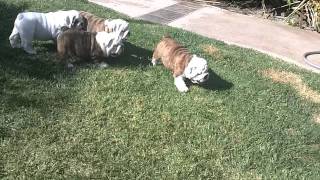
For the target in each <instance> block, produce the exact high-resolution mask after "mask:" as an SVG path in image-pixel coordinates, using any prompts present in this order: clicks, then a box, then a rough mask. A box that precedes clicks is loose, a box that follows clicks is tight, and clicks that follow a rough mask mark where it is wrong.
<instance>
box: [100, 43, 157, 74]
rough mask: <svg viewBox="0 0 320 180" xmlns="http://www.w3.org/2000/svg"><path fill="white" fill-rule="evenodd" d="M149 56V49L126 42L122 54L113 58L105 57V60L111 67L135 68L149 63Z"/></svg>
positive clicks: (150, 54)
mask: <svg viewBox="0 0 320 180" xmlns="http://www.w3.org/2000/svg"><path fill="white" fill-rule="evenodd" d="M151 57H152V51H151V50H148V49H145V48H142V47H139V46H136V45H134V44H132V43H130V42H126V43H125V47H124V52H123V53H122V55H120V56H119V57H115V58H112V57H111V58H107V60H106V61H107V63H108V64H110V65H111V66H112V67H127V68H137V67H146V66H148V65H150V64H151Z"/></svg>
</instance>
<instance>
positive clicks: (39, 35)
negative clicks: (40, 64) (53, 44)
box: [9, 10, 80, 54]
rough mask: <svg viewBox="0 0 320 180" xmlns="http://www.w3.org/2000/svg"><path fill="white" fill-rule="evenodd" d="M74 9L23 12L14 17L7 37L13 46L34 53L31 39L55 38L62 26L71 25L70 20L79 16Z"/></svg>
mask: <svg viewBox="0 0 320 180" xmlns="http://www.w3.org/2000/svg"><path fill="white" fill-rule="evenodd" d="M79 17H80V15H79V12H78V11H76V10H70V11H57V12H49V13H39V12H23V13H19V14H18V16H17V17H16V19H15V22H14V27H13V30H12V33H11V35H10V37H9V41H10V44H11V46H12V47H13V48H20V47H22V48H23V49H24V50H25V51H26V52H27V53H29V54H36V51H35V50H34V49H33V47H32V40H33V39H36V40H43V41H46V40H56V38H57V37H58V35H59V33H60V28H61V27H62V26H67V27H71V24H72V22H73V21H74V20H75V19H77V18H79Z"/></svg>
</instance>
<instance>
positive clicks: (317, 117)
mask: <svg viewBox="0 0 320 180" xmlns="http://www.w3.org/2000/svg"><path fill="white" fill-rule="evenodd" d="M313 121H314V122H315V123H317V124H320V114H315V115H314V116H313Z"/></svg>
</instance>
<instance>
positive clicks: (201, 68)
mask: <svg viewBox="0 0 320 180" xmlns="http://www.w3.org/2000/svg"><path fill="white" fill-rule="evenodd" d="M184 76H185V77H186V78H188V79H190V80H191V82H193V83H197V84H199V83H203V82H205V81H207V80H208V78H209V73H208V65H207V61H206V60H205V59H203V58H200V57H198V56H196V55H193V56H192V59H191V61H190V62H189V64H188V65H187V67H186V68H185V70H184Z"/></svg>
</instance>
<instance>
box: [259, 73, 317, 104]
mask: <svg viewBox="0 0 320 180" xmlns="http://www.w3.org/2000/svg"><path fill="white" fill-rule="evenodd" d="M262 73H263V75H264V76H266V77H269V78H271V79H272V80H273V81H274V82H278V83H282V84H289V85H290V86H292V87H293V88H294V89H295V90H296V91H297V92H298V93H299V95H300V96H302V97H303V98H305V99H308V100H310V101H312V102H314V103H320V94H319V93H318V92H317V91H315V90H312V89H311V88H310V87H309V86H307V85H306V84H305V83H304V82H303V80H302V79H301V77H300V76H299V75H297V74H294V73H292V72H286V71H277V70H274V69H269V70H265V71H264V72H262Z"/></svg>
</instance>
